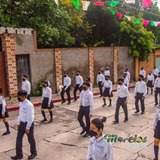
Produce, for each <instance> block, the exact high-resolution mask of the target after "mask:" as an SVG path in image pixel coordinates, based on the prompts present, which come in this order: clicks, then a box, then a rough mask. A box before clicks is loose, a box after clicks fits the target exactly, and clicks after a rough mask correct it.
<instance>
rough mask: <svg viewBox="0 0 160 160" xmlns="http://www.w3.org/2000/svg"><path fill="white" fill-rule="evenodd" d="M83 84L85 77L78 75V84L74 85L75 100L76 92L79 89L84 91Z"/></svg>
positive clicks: (75, 98) (75, 97)
mask: <svg viewBox="0 0 160 160" xmlns="http://www.w3.org/2000/svg"><path fill="white" fill-rule="evenodd" d="M82 85H83V78H82V76H81V75H77V76H76V85H75V87H74V100H77V96H76V92H77V90H79V91H80V92H81V91H82Z"/></svg>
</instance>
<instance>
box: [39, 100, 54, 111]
mask: <svg viewBox="0 0 160 160" xmlns="http://www.w3.org/2000/svg"><path fill="white" fill-rule="evenodd" d="M48 101H49V98H48V97H44V98H43V101H42V108H43V109H52V108H54V105H53V102H52V101H51V103H50V106H49V107H48Z"/></svg>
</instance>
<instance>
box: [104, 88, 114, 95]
mask: <svg viewBox="0 0 160 160" xmlns="http://www.w3.org/2000/svg"><path fill="white" fill-rule="evenodd" d="M109 91H110V88H105V89H104V92H103V96H104V97H113V93H112V92H111V95H110V94H109V93H110V92H109Z"/></svg>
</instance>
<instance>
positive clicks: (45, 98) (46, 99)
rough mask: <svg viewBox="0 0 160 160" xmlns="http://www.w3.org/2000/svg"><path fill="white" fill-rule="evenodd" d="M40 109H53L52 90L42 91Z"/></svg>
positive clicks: (47, 88)
mask: <svg viewBox="0 0 160 160" xmlns="http://www.w3.org/2000/svg"><path fill="white" fill-rule="evenodd" d="M48 105H49V106H48ZM41 107H42V108H43V109H52V108H54V105H53V102H52V89H51V88H50V87H44V88H43V90H42V106H41Z"/></svg>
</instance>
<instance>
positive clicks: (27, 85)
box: [22, 80, 31, 95]
mask: <svg viewBox="0 0 160 160" xmlns="http://www.w3.org/2000/svg"><path fill="white" fill-rule="evenodd" d="M22 90H25V91H27V95H29V94H30V93H31V84H30V82H29V81H28V80H25V81H23V82H22Z"/></svg>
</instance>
